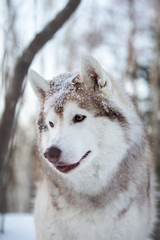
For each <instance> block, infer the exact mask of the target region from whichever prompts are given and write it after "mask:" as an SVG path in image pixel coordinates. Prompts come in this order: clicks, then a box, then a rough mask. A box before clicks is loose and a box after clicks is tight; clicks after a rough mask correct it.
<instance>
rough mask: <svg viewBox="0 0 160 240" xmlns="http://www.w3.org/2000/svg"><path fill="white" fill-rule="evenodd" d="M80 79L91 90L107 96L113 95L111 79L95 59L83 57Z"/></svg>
mask: <svg viewBox="0 0 160 240" xmlns="http://www.w3.org/2000/svg"><path fill="white" fill-rule="evenodd" d="M80 77H81V79H82V81H83V82H84V84H85V85H87V87H89V88H90V89H94V90H95V91H101V92H103V93H104V94H107V95H108V94H111V93H112V82H111V79H110V77H109V76H108V75H107V73H106V72H105V71H104V70H103V68H102V67H101V66H100V64H99V63H98V62H97V61H96V59H95V58H93V57H91V56H83V57H82V59H81V75H80Z"/></svg>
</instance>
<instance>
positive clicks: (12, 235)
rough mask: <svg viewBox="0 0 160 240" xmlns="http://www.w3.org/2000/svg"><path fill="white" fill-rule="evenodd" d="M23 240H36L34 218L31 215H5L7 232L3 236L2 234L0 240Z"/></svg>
mask: <svg viewBox="0 0 160 240" xmlns="http://www.w3.org/2000/svg"><path fill="white" fill-rule="evenodd" d="M0 224H1V215H0ZM22 239H23V240H35V239H36V235H35V229H34V220H33V216H32V215H31V214H11V213H7V214H5V231H4V233H3V234H1V233H0V240H22Z"/></svg>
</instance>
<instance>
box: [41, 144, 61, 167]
mask: <svg viewBox="0 0 160 240" xmlns="http://www.w3.org/2000/svg"><path fill="white" fill-rule="evenodd" d="M60 156H61V150H60V149H59V148H57V147H55V146H52V147H50V148H47V150H46V151H45V153H44V157H45V158H47V159H48V160H49V161H50V162H51V163H56V162H58V160H59V158H60Z"/></svg>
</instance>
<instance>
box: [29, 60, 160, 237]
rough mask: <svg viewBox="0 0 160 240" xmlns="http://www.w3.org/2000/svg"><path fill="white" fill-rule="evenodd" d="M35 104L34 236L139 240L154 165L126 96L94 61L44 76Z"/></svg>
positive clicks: (151, 205)
mask: <svg viewBox="0 0 160 240" xmlns="http://www.w3.org/2000/svg"><path fill="white" fill-rule="evenodd" d="M29 78H30V81H31V85H32V87H33V90H34V91H35V93H36V94H37V96H38V98H39V102H40V110H39V115H38V119H37V126H38V141H37V147H38V155H37V157H38V161H39V162H40V167H41V172H42V178H41V182H40V184H39V187H38V191H37V197H36V200H35V223H36V231H37V240H145V239H146V238H147V237H148V236H149V235H150V234H151V233H152V231H153V226H154V222H155V218H156V217H155V212H156V211H155V187H154V186H155V176H154V162H153V160H152V154H151V150H150V146H149V143H148V140H147V137H146V133H145V130H144V127H143V123H142V121H141V118H140V117H139V114H138V112H137V110H136V107H135V105H134V104H133V102H132V100H131V99H130V98H129V97H128V95H127V94H126V93H125V91H124V89H123V86H122V85H123V84H122V82H121V81H119V82H117V81H116V80H114V79H112V78H111V77H110V76H109V74H107V73H106V72H105V71H104V70H103V68H102V67H101V66H100V64H99V63H98V62H97V61H96V60H95V59H94V58H93V57H88V56H84V57H83V58H82V61H81V70H80V73H66V74H63V75H60V76H58V77H55V78H53V79H52V80H51V81H46V80H45V79H43V78H42V77H41V76H40V75H39V74H38V73H36V72H35V71H33V70H31V71H30V73H29Z"/></svg>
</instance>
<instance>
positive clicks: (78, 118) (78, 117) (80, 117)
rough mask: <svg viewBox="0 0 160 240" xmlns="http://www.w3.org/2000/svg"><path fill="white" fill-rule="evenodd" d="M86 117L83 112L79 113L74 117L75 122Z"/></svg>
mask: <svg viewBox="0 0 160 240" xmlns="http://www.w3.org/2000/svg"><path fill="white" fill-rule="evenodd" d="M85 118H86V116H84V115H81V114H77V115H75V117H74V118H73V122H74V123H78V122H82V121H83V120H84V119H85Z"/></svg>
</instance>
